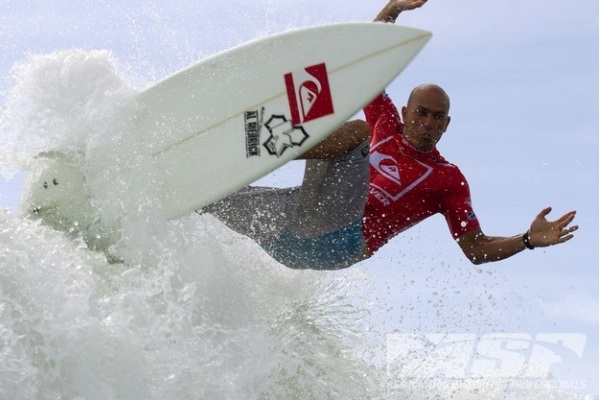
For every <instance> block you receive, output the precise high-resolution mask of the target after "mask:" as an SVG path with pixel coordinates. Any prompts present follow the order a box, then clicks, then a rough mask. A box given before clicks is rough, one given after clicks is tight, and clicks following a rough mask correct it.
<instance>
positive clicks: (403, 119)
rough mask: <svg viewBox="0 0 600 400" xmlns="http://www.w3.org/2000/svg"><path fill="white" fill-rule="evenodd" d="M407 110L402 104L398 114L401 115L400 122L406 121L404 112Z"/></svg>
mask: <svg viewBox="0 0 600 400" xmlns="http://www.w3.org/2000/svg"><path fill="white" fill-rule="evenodd" d="M407 112H408V109H407V108H406V106H402V109H401V110H400V114H401V115H402V122H404V123H406V113H407Z"/></svg>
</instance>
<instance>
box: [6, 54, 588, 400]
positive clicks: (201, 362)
mask: <svg viewBox="0 0 600 400" xmlns="http://www.w3.org/2000/svg"><path fill="white" fill-rule="evenodd" d="M13 74H14V85H13V87H12V89H11V91H10V93H8V94H7V97H6V101H5V103H4V104H3V105H2V114H1V120H0V123H1V129H2V131H1V132H2V139H1V140H2V143H3V153H2V155H1V156H0V161H1V162H2V170H3V171H4V172H5V173H10V172H11V171H16V170H19V171H27V170H28V169H29V168H31V165H32V160H33V159H34V157H35V156H36V155H37V154H39V153H41V152H49V151H55V152H61V153H63V154H67V155H68V156H69V157H70V159H71V160H72V162H73V163H74V164H75V165H77V166H78V167H79V168H80V169H81V171H83V173H84V174H85V176H86V179H87V182H88V185H89V186H88V187H87V190H88V193H89V195H90V196H91V198H92V205H93V208H94V210H95V212H96V214H95V217H96V220H95V221H96V222H94V225H93V226H91V227H86V229H88V228H89V229H92V231H93V232H94V235H96V236H94V235H92V236H91V237H90V236H88V237H85V238H82V237H81V236H82V235H83V236H85V235H84V232H81V230H77V229H73V230H70V231H69V232H66V233H65V232H59V231H57V230H55V229H52V228H51V227H48V226H45V225H43V224H42V223H40V221H35V220H31V219H28V218H24V217H22V216H17V215H14V214H13V213H11V212H9V211H8V210H4V211H2V212H0V399H23V400H25V399H173V400H176V399H369V398H373V399H544V400H547V399H577V398H582V397H578V396H577V395H574V394H569V393H568V392H565V391H563V390H562V389H560V388H555V387H551V385H532V386H531V387H527V388H524V387H511V386H510V385H508V384H504V385H502V384H495V385H486V384H484V383H482V381H477V380H461V379H454V380H452V381H450V382H451V384H444V385H435V384H427V382H429V383H431V381H432V379H431V376H429V375H428V376H423V377H422V378H423V379H418V378H419V376H418V375H417V376H416V377H415V376H411V378H410V379H408V378H406V379H404V378H403V377H402V376H397V375H394V376H393V379H390V378H391V376H390V370H389V368H388V367H389V366H388V365H386V346H385V343H384V342H382V341H381V340H380V339H377V335H376V333H377V329H378V328H377V327H376V326H374V325H373V322H371V321H372V319H371V318H370V317H371V315H372V313H373V310H374V309H379V308H381V307H382V305H381V304H378V303H377V300H376V298H377V296H376V294H374V293H373V289H372V285H371V282H370V280H369V278H368V276H367V275H365V274H364V273H362V272H361V270H360V269H359V268H350V269H347V270H345V271H341V272H337V273H322V272H315V271H293V270H289V269H287V268H285V267H283V266H281V265H279V264H277V263H276V262H274V261H273V260H271V259H270V258H269V257H268V256H267V255H265V254H264V253H263V252H262V250H260V248H258V246H256V245H255V244H254V243H252V242H250V241H249V240H247V239H245V238H243V237H241V236H239V235H236V234H234V233H233V232H231V231H229V230H228V229H226V228H225V227H224V226H223V225H222V224H220V223H219V222H218V221H216V220H215V219H213V218H212V217H210V216H199V215H191V216H188V217H184V218H181V219H179V220H176V221H171V222H166V221H163V220H162V219H161V218H160V210H157V209H155V208H154V207H155V206H156V204H155V203H153V202H151V201H150V202H146V201H145V197H144V196H145V195H148V196H149V197H150V198H151V194H152V193H151V192H144V191H143V190H141V189H140V188H136V190H132V191H131V192H130V191H128V189H129V187H128V186H127V185H126V184H123V183H122V182H121V183H120V182H114V185H112V186H111V160H113V159H114V158H115V157H117V158H119V157H122V158H127V157H128V156H129V153H128V151H130V150H131V149H130V148H128V147H127V146H124V147H121V146H118V145H115V143H121V140H122V138H123V135H126V132H122V131H119V130H118V129H114V124H113V123H114V120H113V116H114V115H115V113H116V112H118V110H119V108H120V107H123V106H124V105H125V104H127V102H128V100H130V99H131V98H132V97H133V96H135V94H136V93H137V92H138V90H139V88H137V87H135V85H134V84H133V83H132V82H134V79H132V78H131V77H128V76H127V75H126V74H125V73H123V70H122V68H121V67H120V66H119V63H118V61H117V60H115V59H114V58H113V56H112V55H111V54H110V53H109V52H104V51H81V50H69V51H59V52H56V53H51V54H45V55H35V56H31V57H30V58H28V59H27V60H24V61H23V62H22V63H20V64H18V65H16V66H15V67H14V69H13ZM115 152H117V153H118V152H122V153H120V154H115ZM109 153H110V154H109ZM109 155H110V157H109ZM142 178H143V176H142ZM138 189H139V190H138ZM102 235H107V237H108V238H109V240H108V241H107V242H108V243H109V245H106V241H102V240H101V239H106V237H102ZM95 238H96V239H98V241H94V239H95ZM84 239H85V240H84ZM90 247H91V248H92V249H90ZM107 254H108V255H109V256H108V257H107ZM384 306H385V305H384ZM414 357H415V359H416V357H417V355H415V356H414ZM410 361H411V360H410V359H409V360H408V362H409V363H410ZM415 378H416V379H415ZM441 378H443V377H441ZM415 382H417V383H418V384H414V383H415ZM495 382H496V383H498V382H499V381H495ZM446 383H448V381H446ZM538 383H539V382H538ZM596 398H597V397H596Z"/></svg>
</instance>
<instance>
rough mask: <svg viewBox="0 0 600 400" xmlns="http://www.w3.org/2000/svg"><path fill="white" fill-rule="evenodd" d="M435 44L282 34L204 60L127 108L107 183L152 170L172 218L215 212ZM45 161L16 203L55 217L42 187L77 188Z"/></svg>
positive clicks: (324, 31)
mask: <svg viewBox="0 0 600 400" xmlns="http://www.w3.org/2000/svg"><path fill="white" fill-rule="evenodd" d="M430 36H431V34H430V33H429V32H426V31H422V30H419V29H414V28H407V27H402V26H399V25H393V24H383V23H344V24H334V25H324V26H318V27H312V28H306V29H300V30H295V31H290V32H285V33H282V34H278V35H274V36H270V37H266V38H262V39H259V40H255V41H252V42H249V43H247V44H245V45H242V46H238V47H235V48H233V49H231V50H228V51H225V52H222V53H220V54H217V55H215V56H212V57H210V58H207V59H205V60H203V61H201V62H199V63H197V64H195V65H192V66H190V67H188V68H186V69H184V70H182V71H180V72H178V73H175V74H174V75H172V76H170V77H168V78H166V79H165V80H163V81H161V82H159V83H157V84H156V85H154V86H152V87H150V88H149V89H147V90H145V91H143V92H141V93H140V94H139V95H138V97H137V99H136V100H135V101H134V102H133V103H132V104H131V105H130V106H129V107H126V108H125V109H124V110H123V113H122V114H121V115H120V119H121V123H122V126H123V127H124V129H126V130H127V133H128V135H127V139H126V140H127V141H128V143H119V146H125V147H128V148H129V149H130V152H127V153H126V154H127V159H126V160H124V159H122V157H121V158H119V157H116V158H115V159H114V160H113V166H112V167H113V168H114V169H115V170H116V171H117V172H116V173H117V176H116V177H114V178H113V179H115V180H116V179H118V180H119V182H132V187H133V186H135V185H133V182H135V181H136V179H138V178H139V173H140V171H148V170H151V171H152V174H151V176H152V182H151V184H152V185H153V186H154V187H155V188H158V190H157V191H155V193H158V196H160V197H161V199H160V202H161V204H162V205H164V214H165V217H167V218H175V217H178V216H181V215H184V214H186V213H190V212H193V211H194V210H197V209H199V208H202V207H204V206H206V205H208V204H211V203H213V202H215V201H217V200H219V199H221V198H223V197H225V196H227V195H228V194H230V193H233V192H234V191H236V190H238V189H240V188H242V187H244V186H246V185H248V184H250V183H252V182H253V181H255V180H257V179H259V178H261V177H263V176H264V175H266V174H268V173H270V172H271V171H273V170H275V169H276V168H278V167H279V166H281V165H283V164H284V163H286V162H288V161H290V160H292V159H294V158H297V157H298V156H299V155H300V154H302V153H303V152H305V151H307V150H308V149H310V148H311V147H313V146H314V145H316V144H317V143H319V142H320V141H321V140H322V139H324V138H326V137H327V135H329V134H330V133H331V132H332V131H333V130H334V129H335V128H337V127H338V126H340V125H341V124H342V123H343V122H344V121H346V120H347V119H348V118H350V117H351V116H353V115H354V114H355V113H356V112H358V111H359V110H360V109H361V108H362V107H363V106H364V105H365V104H367V103H368V102H369V101H370V100H371V99H372V98H374V97H375V96H376V95H377V94H378V93H379V92H381V91H382V90H383V89H384V88H385V86H386V85H388V84H389V83H390V82H391V81H392V80H393V79H394V78H395V77H396V76H397V75H398V74H399V73H400V72H401V71H402V70H403V69H404V67H405V66H406V65H407V64H408V63H409V62H410V61H411V60H412V59H413V58H414V57H415V55H416V54H417V53H418V52H419V51H420V49H421V48H422V47H423V46H424V45H425V43H426V42H427V41H428V39H429V38H430ZM121 154H123V153H122V152H121ZM48 161H49V164H52V167H51V168H50V170H51V173H50V172H48V173H44V172H43V171H42V172H40V171H38V172H37V173H35V174H32V177H31V179H29V178H28V182H27V183H26V185H25V188H24V194H23V196H24V197H23V202H22V206H23V207H26V208H27V209H28V210H31V209H36V210H37V211H36V212H37V214H38V215H41V214H43V213H44V210H50V209H52V210H53V211H52V212H54V213H57V212H58V211H59V210H58V208H60V207H59V206H60V205H58V204H56V202H55V203H53V204H52V207H50V206H48V204H47V203H48V201H46V199H45V197H48V194H47V193H48V186H49V187H50V188H51V189H52V190H62V191H68V190H70V189H69V188H75V189H77V188H78V187H79V186H78V185H65V184H63V185H48V182H49V181H50V182H52V179H53V178H52V176H50V175H52V174H54V175H57V174H58V175H60V168H58V169H57V165H60V157H58V158H57V157H54V156H53V157H51V158H50V159H49V160H48ZM69 168H70V167H69ZM65 172H66V173H67V172H68V175H70V176H71V175H72V171H71V170H68V171H65ZM49 174H50V175H49ZM62 178H63V177H59V176H57V179H58V181H59V182H60V181H63V180H64V179H62ZM44 182H45V183H44ZM44 185H45V187H44ZM105 189H106V190H110V187H107V188H105ZM77 190H78V189H77ZM48 198H49V197H48ZM53 198H54V199H56V198H69V193H68V192H65V193H63V194H62V195H60V196H54V197H53ZM42 216H43V215H42Z"/></svg>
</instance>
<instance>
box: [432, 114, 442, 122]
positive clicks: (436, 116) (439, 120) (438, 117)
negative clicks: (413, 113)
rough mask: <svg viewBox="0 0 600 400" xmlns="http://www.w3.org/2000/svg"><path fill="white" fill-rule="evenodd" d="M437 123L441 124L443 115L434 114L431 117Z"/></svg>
mask: <svg viewBox="0 0 600 400" xmlns="http://www.w3.org/2000/svg"><path fill="white" fill-rule="evenodd" d="M433 118H435V120H436V121H437V122H442V121H443V120H444V114H436V115H434V116H433Z"/></svg>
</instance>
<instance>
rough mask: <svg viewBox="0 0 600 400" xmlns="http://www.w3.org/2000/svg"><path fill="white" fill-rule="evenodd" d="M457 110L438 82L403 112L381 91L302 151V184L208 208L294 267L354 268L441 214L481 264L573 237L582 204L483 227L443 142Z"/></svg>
mask: <svg viewBox="0 0 600 400" xmlns="http://www.w3.org/2000/svg"><path fill="white" fill-rule="evenodd" d="M425 3H426V0H391V1H389V3H388V4H386V6H385V7H384V8H383V9H382V11H381V12H380V13H379V14H378V16H377V17H376V18H375V21H376V22H386V23H394V22H395V21H396V18H397V17H398V15H399V14H400V13H401V12H403V11H407V10H412V9H415V8H418V7H421V6H422V5H423V4H425ZM449 112H450V98H449V96H448V94H447V93H446V92H445V91H444V90H443V89H442V88H441V87H439V86H437V85H434V84H425V85H420V86H418V87H416V88H415V89H414V90H413V91H412V92H411V93H410V95H409V97H408V101H407V103H406V105H405V106H404V107H402V109H401V113H399V112H398V109H397V108H396V107H395V105H394V104H393V103H392V101H391V100H390V98H389V97H388V96H387V95H386V94H385V93H382V94H381V95H380V96H378V97H377V98H375V99H374V100H373V101H372V102H371V103H370V104H369V105H368V106H366V107H365V109H364V113H365V119H366V121H362V120H356V121H349V122H347V123H346V124H344V125H343V126H342V127H340V129H338V130H337V131H336V132H334V133H333V134H332V135H331V136H329V137H328V138H327V139H326V140H324V141H323V142H321V143H320V144H319V145H317V146H316V147H315V148H313V149H311V150H310V151H309V152H307V153H305V154H304V156H303V158H305V159H307V161H306V168H305V174H304V180H303V183H302V185H301V186H298V187H294V188H286V189H278V188H265V187H249V188H246V189H244V190H242V191H240V192H238V193H236V194H234V195H232V196H230V197H228V198H226V199H225V200H223V201H221V202H219V203H217V204H215V205H212V206H209V207H207V208H206V209H204V210H203V212H208V213H211V214H213V215H214V216H216V217H217V218H219V219H220V220H221V221H222V222H224V223H225V224H226V225H228V226H229V227H230V228H231V229H233V230H235V231H237V232H239V233H241V234H244V235H246V236H248V237H250V238H252V239H253V240H255V241H256V242H257V243H259V244H260V245H261V246H262V247H263V248H264V249H265V250H266V251H267V252H268V253H269V254H270V255H271V256H272V257H273V258H274V259H276V260H278V261H279V262H281V263H282V264H284V265H286V266H288V267H290V268H296V269H305V268H310V269H319V270H335V269H340V268H345V267H348V266H350V265H353V264H355V263H357V262H360V261H362V260H364V259H367V258H369V257H371V256H372V255H373V254H374V253H375V252H376V251H377V250H378V249H380V248H381V247H382V246H384V245H385V244H386V243H387V242H388V241H389V240H390V239H392V238H393V237H394V236H396V235H398V234H399V233H400V232H403V231H405V230H407V229H409V228H410V227H412V226H414V225H416V224H417V223H419V222H421V221H423V220H424V219H426V218H428V217H430V216H432V215H435V214H438V213H439V214H442V215H443V216H444V217H445V219H446V221H447V224H448V228H449V230H450V233H451V235H452V237H453V239H454V240H455V241H456V243H458V245H459V246H460V248H461V249H462V251H463V252H464V254H465V256H466V257H467V258H468V259H469V260H470V261H471V262H472V263H474V264H481V263H484V262H491V261H499V260H503V259H506V258H508V257H511V256H513V255H515V254H517V253H519V252H521V251H523V250H525V249H534V248H536V247H546V246H551V245H556V244H559V243H564V242H566V241H568V240H570V239H571V238H572V237H573V232H574V231H575V230H576V229H577V226H576V225H574V226H570V224H571V222H572V221H573V219H574V217H575V212H574V211H571V212H568V213H566V214H565V215H563V216H562V217H560V218H558V219H557V220H555V221H548V220H547V219H546V216H547V215H548V214H549V213H550V211H551V209H550V208H549V207H548V208H545V209H543V210H542V211H541V212H540V213H539V214H538V215H537V216H536V217H535V218H534V220H533V222H532V223H531V225H530V226H529V229H527V230H526V231H525V232H522V233H519V234H516V235H514V236H510V237H497V236H487V235H486V234H484V233H483V232H482V230H481V227H480V224H479V220H478V219H477V216H476V214H475V212H474V210H473V207H472V204H471V195H470V191H469V185H468V183H467V180H466V179H465V177H464V176H463V174H462V173H461V171H460V169H459V168H458V167H457V166H455V165H453V164H451V163H449V162H448V161H446V160H445V159H444V157H442V155H441V154H440V153H439V151H438V150H437V148H436V145H437V143H438V142H439V141H440V139H441V138H442V136H443V134H444V133H445V132H446V129H447V128H448V126H449V124H450V115H449Z"/></svg>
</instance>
